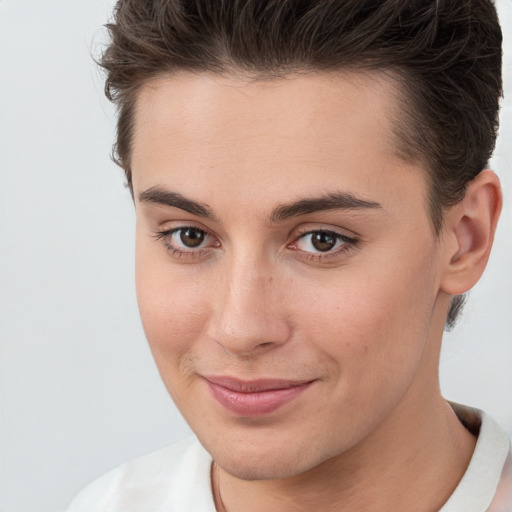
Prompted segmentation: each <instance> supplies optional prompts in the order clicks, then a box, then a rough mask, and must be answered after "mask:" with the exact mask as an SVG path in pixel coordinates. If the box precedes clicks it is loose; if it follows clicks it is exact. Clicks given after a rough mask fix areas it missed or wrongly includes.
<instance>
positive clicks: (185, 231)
mask: <svg viewBox="0 0 512 512" xmlns="http://www.w3.org/2000/svg"><path fill="white" fill-rule="evenodd" d="M173 235H174V236H175V235H178V236H177V238H179V241H180V243H181V244H183V246H184V247H187V248H191V249H195V248H197V247H199V246H200V245H201V244H202V243H203V242H204V240H205V238H206V233H205V232H204V231H202V230H201V229H197V228H181V229H178V230H177V231H175V232H174V233H173Z"/></svg>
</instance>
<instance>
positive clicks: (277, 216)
mask: <svg viewBox="0 0 512 512" xmlns="http://www.w3.org/2000/svg"><path fill="white" fill-rule="evenodd" d="M378 208H382V205H381V204H380V203H376V202H375V201H366V200H364V199H360V198H358V197H356V196H355V195H354V194H352V193H350V192H332V193H329V194H325V195H323V196H320V197H313V198H311V199H301V200H300V201H296V202H294V203H289V204H285V205H283V206H279V207H278V208H276V209H275V210H274V211H273V212H272V215H271V216H270V220H271V222H279V221H283V220H286V219H289V218H290V217H298V216H299V215H306V214H308V213H315V212H321V211H328V210H361V209H378Z"/></svg>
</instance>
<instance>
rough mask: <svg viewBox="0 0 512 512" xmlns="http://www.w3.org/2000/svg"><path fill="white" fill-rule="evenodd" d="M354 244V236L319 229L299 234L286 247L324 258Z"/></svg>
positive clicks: (347, 248) (355, 241)
mask: <svg viewBox="0 0 512 512" xmlns="http://www.w3.org/2000/svg"><path fill="white" fill-rule="evenodd" d="M356 244H357V240H356V239H355V238H351V237H349V236H347V235H344V234H342V233H337V232H336V231H331V230H323V229H319V230H315V231H307V232H306V233H303V234H301V235H300V236H299V237H298V238H297V239H296V240H295V241H294V242H293V243H292V244H291V245H289V246H288V247H289V248H290V249H295V250H299V251H302V252H304V253H307V254H308V256H310V257H315V258H322V257H324V258H325V257H330V256H336V255H338V254H340V253H342V252H344V251H347V250H349V249H350V248H352V247H354V246H355V245H356Z"/></svg>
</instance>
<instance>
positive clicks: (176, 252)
mask: <svg viewBox="0 0 512 512" xmlns="http://www.w3.org/2000/svg"><path fill="white" fill-rule="evenodd" d="M186 229H195V230H197V231H201V232H203V233H204V234H205V235H206V237H208V238H211V239H212V240H213V241H214V245H209V246H206V247H197V248H192V247H189V248H187V247H176V246H175V245H173V244H172V243H171V240H172V237H173V236H174V235H175V234H176V233H178V232H179V231H183V230H186ZM153 237H154V238H155V239H156V240H158V241H161V242H162V243H163V245H164V246H165V248H166V249H167V250H168V251H169V252H170V253H171V254H172V255H173V256H176V257H179V258H182V257H188V258H194V257H198V256H203V255H205V253H207V252H209V251H210V250H211V249H213V248H217V247H219V246H220V242H219V240H218V237H216V236H215V235H213V234H212V233H211V232H210V231H209V230H208V229H205V228H204V227H202V226H198V225H196V224H195V223H193V222H186V223H181V224H179V225H176V226H173V227H169V228H167V229H156V230H154V231H153Z"/></svg>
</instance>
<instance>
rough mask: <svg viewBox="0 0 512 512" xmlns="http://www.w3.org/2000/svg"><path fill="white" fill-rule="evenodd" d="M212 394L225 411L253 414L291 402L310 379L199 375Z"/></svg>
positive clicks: (251, 415) (254, 415)
mask: <svg viewBox="0 0 512 512" xmlns="http://www.w3.org/2000/svg"><path fill="white" fill-rule="evenodd" d="M203 378H204V379H205V380H206V383H207V385H208V387H209V389H210V391H211V393H212V394H213V397H214V398H215V399H216V400H217V401H218V402H219V403H220V404H221V405H222V406H223V407H224V408H225V409H227V410H228V411H229V412H231V413H234V414H236V415H238V416H245V417H256V416H261V415H264V414H269V413H271V412H274V411H276V410H277V409H279V408H280V407H282V406H284V405H286V404H287V403H289V402H291V401H292V400H293V399H294V398H296V397H297V396H299V395H300V394H301V393H302V392H303V391H305V390H306V389H307V388H308V387H309V386H310V385H311V384H312V383H313V382H314V381H311V380H309V381H292V380H283V379H261V380H251V381H244V380H239V379H235V378H233V377H218V376H211V377H210V376H206V377H203Z"/></svg>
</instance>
